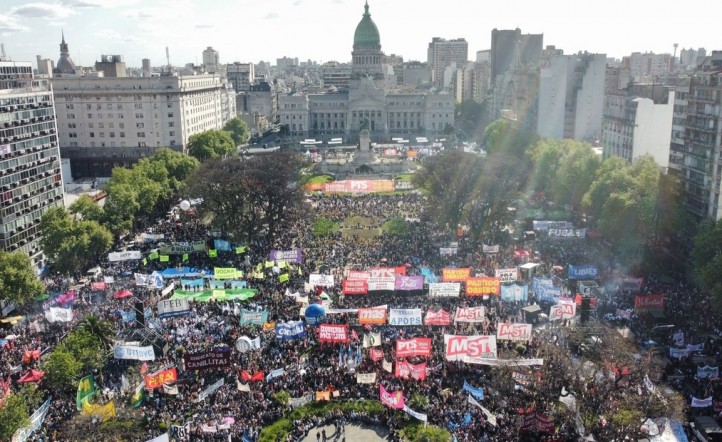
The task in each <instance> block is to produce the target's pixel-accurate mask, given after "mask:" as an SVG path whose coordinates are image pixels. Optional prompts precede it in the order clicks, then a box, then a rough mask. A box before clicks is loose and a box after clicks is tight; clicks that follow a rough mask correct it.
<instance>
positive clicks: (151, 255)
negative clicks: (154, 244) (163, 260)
mask: <svg viewBox="0 0 722 442" xmlns="http://www.w3.org/2000/svg"><path fill="white" fill-rule="evenodd" d="M158 256H160V255H158V252H151V253H150V255H148V259H158Z"/></svg>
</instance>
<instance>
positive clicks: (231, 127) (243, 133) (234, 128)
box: [223, 117, 251, 146]
mask: <svg viewBox="0 0 722 442" xmlns="http://www.w3.org/2000/svg"><path fill="white" fill-rule="evenodd" d="M223 130H224V131H226V132H228V133H229V134H230V135H231V138H232V139H233V142H234V143H235V144H236V146H240V145H241V144H244V143H245V142H246V141H248V139H249V138H250V137H251V133H250V131H249V130H248V125H247V124H246V122H245V121H243V120H241V119H240V118H238V117H233V118H231V119H230V120H228V121H227V122H226V124H224V125H223Z"/></svg>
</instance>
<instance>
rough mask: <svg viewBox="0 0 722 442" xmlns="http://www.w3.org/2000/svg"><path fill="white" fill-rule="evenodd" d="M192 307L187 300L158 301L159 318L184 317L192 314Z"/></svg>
mask: <svg viewBox="0 0 722 442" xmlns="http://www.w3.org/2000/svg"><path fill="white" fill-rule="evenodd" d="M190 310H191V308H190V305H188V300H187V299H166V300H163V301H158V316H159V317H161V318H171V317H173V316H183V315H187V314H188V313H190Z"/></svg>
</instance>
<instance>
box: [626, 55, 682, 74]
mask: <svg viewBox="0 0 722 442" xmlns="http://www.w3.org/2000/svg"><path fill="white" fill-rule="evenodd" d="M622 66H624V67H628V68H629V70H630V71H631V73H632V78H633V79H634V80H635V81H639V80H641V79H649V80H655V79H656V78H658V77H666V76H667V75H669V73H670V71H671V67H672V55H671V54H655V53H652V52H645V53H640V52H633V53H632V55H630V56H629V57H624V58H623V59H622Z"/></svg>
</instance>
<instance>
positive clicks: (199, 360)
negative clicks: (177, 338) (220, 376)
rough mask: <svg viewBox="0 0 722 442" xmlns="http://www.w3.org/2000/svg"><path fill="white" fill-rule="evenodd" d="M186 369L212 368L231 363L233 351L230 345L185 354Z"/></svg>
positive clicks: (226, 365) (223, 366)
mask: <svg viewBox="0 0 722 442" xmlns="http://www.w3.org/2000/svg"><path fill="white" fill-rule="evenodd" d="M183 364H184V365H185V369H186V370H189V371H190V370H199V371H201V370H211V369H215V368H225V367H228V366H230V365H231V351H230V349H229V348H228V347H216V348H214V349H212V350H206V351H200V352H196V353H185V354H183Z"/></svg>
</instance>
